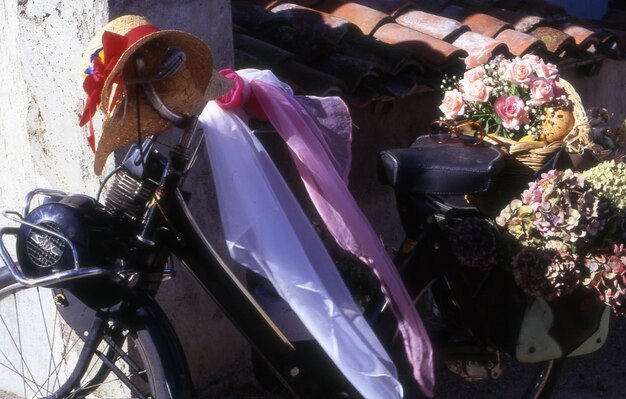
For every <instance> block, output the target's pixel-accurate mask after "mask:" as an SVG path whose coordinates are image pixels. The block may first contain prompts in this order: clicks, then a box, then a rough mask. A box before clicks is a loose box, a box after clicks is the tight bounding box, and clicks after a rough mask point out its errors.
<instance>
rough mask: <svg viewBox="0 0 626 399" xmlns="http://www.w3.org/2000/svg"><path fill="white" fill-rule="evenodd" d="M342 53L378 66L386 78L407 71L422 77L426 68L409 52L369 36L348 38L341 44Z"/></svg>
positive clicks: (351, 36) (349, 36) (350, 36)
mask: <svg viewBox="0 0 626 399" xmlns="http://www.w3.org/2000/svg"><path fill="white" fill-rule="evenodd" d="M341 51H342V53H344V54H346V55H349V56H352V57H356V58H362V59H364V60H369V61H371V62H374V63H376V64H378V65H379V66H380V68H381V69H382V70H383V73H384V75H385V76H389V75H398V74H400V73H402V71H404V70H407V69H411V70H412V71H414V72H415V73H416V74H420V75H421V74H423V73H424V67H423V66H422V65H421V64H420V62H419V61H418V60H417V58H416V57H414V56H413V55H412V54H410V53H409V52H408V51H405V50H402V49H399V48H397V47H394V46H389V45H388V44H387V43H383V42H381V41H379V40H376V39H375V38H372V37H369V36H363V35H348V36H346V38H345V40H344V41H343V42H342V43H341Z"/></svg>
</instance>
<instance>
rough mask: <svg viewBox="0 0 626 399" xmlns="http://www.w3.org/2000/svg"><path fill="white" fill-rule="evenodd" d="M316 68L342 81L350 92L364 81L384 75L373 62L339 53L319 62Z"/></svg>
mask: <svg viewBox="0 0 626 399" xmlns="http://www.w3.org/2000/svg"><path fill="white" fill-rule="evenodd" d="M311 66H313V65H311ZM315 68H316V69H319V70H320V71H322V72H324V73H326V74H329V75H332V76H336V77H337V78H339V79H340V80H342V81H343V82H344V83H345V84H346V86H347V88H348V91H350V92H352V91H355V90H356V89H357V87H358V86H359V85H361V84H362V83H363V82H364V81H366V80H368V79H369V80H376V79H378V78H380V77H381V75H382V71H381V69H380V67H379V66H378V65H376V64H375V63H373V62H370V61H368V60H364V59H360V58H355V57H349V56H346V55H343V54H337V53H336V54H331V55H330V56H328V57H324V58H320V59H319V60H317V61H316V62H315Z"/></svg>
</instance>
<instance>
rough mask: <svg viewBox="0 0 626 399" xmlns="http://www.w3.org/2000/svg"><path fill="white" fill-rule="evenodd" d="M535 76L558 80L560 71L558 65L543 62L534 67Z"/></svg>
mask: <svg viewBox="0 0 626 399" xmlns="http://www.w3.org/2000/svg"><path fill="white" fill-rule="evenodd" d="M533 70H534V71H535V74H536V75H537V76H538V77H540V78H550V79H556V78H557V77H558V76H559V70H558V69H557V67H556V65H554V64H550V63H547V64H546V63H545V62H543V60H541V61H540V62H538V63H537V64H535V65H534V66H533Z"/></svg>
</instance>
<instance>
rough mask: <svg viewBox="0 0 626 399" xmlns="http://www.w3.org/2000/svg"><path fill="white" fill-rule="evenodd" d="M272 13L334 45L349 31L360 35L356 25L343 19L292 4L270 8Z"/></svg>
mask: <svg viewBox="0 0 626 399" xmlns="http://www.w3.org/2000/svg"><path fill="white" fill-rule="evenodd" d="M272 12H273V13H274V14H276V15H277V16H279V17H281V18H283V19H285V20H287V21H289V22H290V23H291V25H292V26H294V27H296V28H297V29H302V30H304V31H305V32H307V33H308V34H311V35H313V36H322V37H324V38H326V39H327V40H330V41H332V42H334V43H337V42H339V41H341V40H342V39H343V37H344V36H345V35H346V34H347V33H348V31H351V30H352V31H357V32H358V33H359V34H362V33H361V31H360V30H359V28H358V27H357V26H356V25H354V24H352V23H350V22H348V21H346V20H345V19H342V18H339V17H336V16H334V15H331V14H327V13H325V12H321V11H318V10H314V9H311V8H306V7H303V6H300V5H297V4H293V3H284V4H281V5H279V6H277V7H274V8H272Z"/></svg>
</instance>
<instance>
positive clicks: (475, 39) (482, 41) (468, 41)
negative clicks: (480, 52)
mask: <svg viewBox="0 0 626 399" xmlns="http://www.w3.org/2000/svg"><path fill="white" fill-rule="evenodd" d="M452 44H453V45H454V46H456V47H458V48H462V49H463V50H465V51H467V52H470V51H471V50H472V49H474V48H476V47H486V48H488V49H490V50H491V52H492V53H493V55H497V54H507V53H509V51H508V48H507V46H506V44H504V43H503V42H501V41H498V40H496V39H493V38H491V37H489V36H485V35H481V34H480V33H476V32H471V31H469V32H465V33H463V34H462V35H461V36H459V37H458V38H457V39H456V40H455V41H454V42H452Z"/></svg>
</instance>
